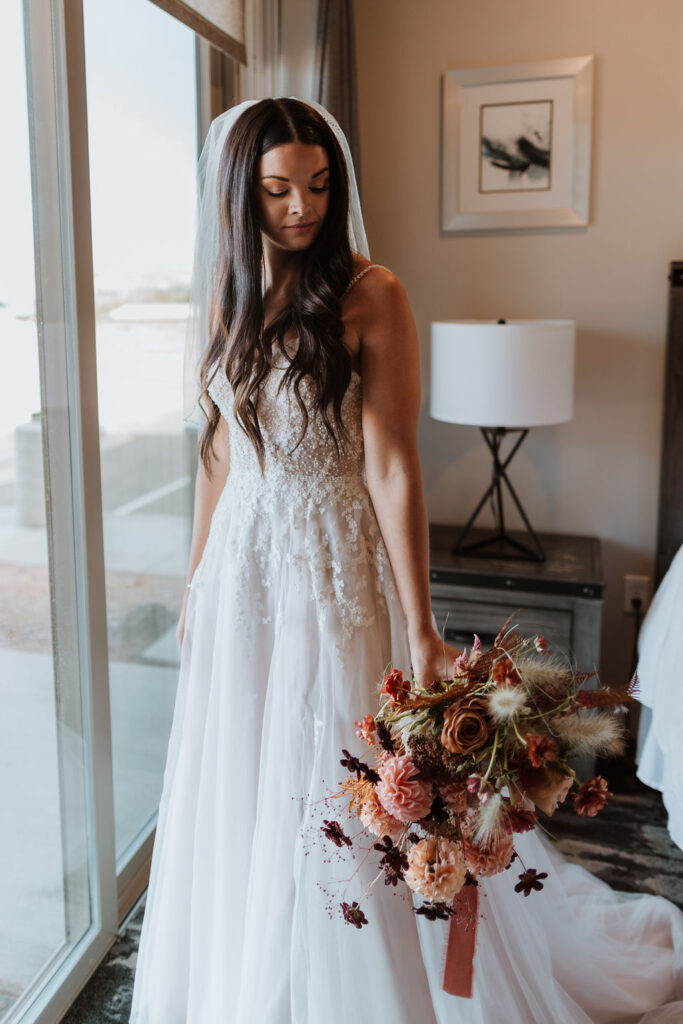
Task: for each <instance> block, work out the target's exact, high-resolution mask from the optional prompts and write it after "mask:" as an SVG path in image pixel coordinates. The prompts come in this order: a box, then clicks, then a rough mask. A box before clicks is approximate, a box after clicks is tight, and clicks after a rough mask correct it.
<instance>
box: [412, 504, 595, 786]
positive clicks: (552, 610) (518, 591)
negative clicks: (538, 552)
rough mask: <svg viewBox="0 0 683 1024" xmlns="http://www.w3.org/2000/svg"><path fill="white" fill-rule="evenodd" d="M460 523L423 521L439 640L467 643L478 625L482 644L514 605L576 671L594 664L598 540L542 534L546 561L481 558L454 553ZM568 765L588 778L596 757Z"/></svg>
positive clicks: (525, 626) (525, 628)
mask: <svg viewBox="0 0 683 1024" xmlns="http://www.w3.org/2000/svg"><path fill="white" fill-rule="evenodd" d="M458 529H459V528H458V527H455V526H444V525H439V524H436V523H432V524H430V527H429V541H430V569H429V576H430V591H431V599H432V610H433V612H434V617H435V618H436V621H437V625H438V628H439V632H440V633H441V634H442V636H443V637H444V639H445V640H447V641H448V643H451V644H453V645H454V646H456V647H464V646H467V647H470V646H471V645H472V641H473V633H475V632H476V633H477V634H478V635H479V637H480V638H481V641H482V645H483V646H484V647H487V646H489V645H490V644H491V642H492V641H493V639H494V637H495V635H496V633H497V632H498V630H499V629H500V627H501V626H502V625H503V623H504V622H505V620H506V619H507V617H508V615H510V614H511V613H512V612H515V611H517V614H516V615H515V619H514V621H515V622H516V623H518V624H519V626H520V629H521V630H522V632H523V633H528V634H530V635H532V634H535V633H540V634H542V635H543V636H544V637H545V638H546V640H547V641H548V642H549V643H550V644H553V645H557V647H559V648H560V649H561V650H562V651H564V652H566V654H567V655H569V656H570V657H571V658H572V661H573V664H574V666H575V668H576V669H578V670H579V671H581V672H593V671H598V670H599V667H600V633H601V625H602V601H603V592H604V589H605V581H604V578H603V572H602V557H601V550H600V541H599V540H598V539H597V538H596V537H577V536H573V535H569V534H559V533H541V534H539V539H540V541H541V544H542V545H543V548H544V550H545V553H546V560H545V561H544V562H531V561H527V560H522V559H520V560H512V559H510V558H496V557H495V556H491V557H488V558H482V557H481V555H479V556H472V555H469V556H468V555H466V554H459V555H454V554H453V551H452V548H453V541H454V539H455V536H456V534H457V532H458ZM477 532H480V533H481V534H482V535H484V532H485V531H477V530H473V531H472V535H473V539H475V540H476V534H477ZM513 535H514V534H513ZM520 537H521V539H523V538H522V535H520ZM596 682H597V680H596V679H592V680H589V681H588V682H587V683H585V684H584V685H585V686H586V687H591V686H595V685H596ZM572 765H573V767H574V768H575V770H576V771H577V773H578V774H579V777H580V778H588V777H589V776H590V775H592V774H593V772H594V767H595V759H594V758H593V757H585V756H584V757H579V758H576V759H575V760H574V761H573V762H572Z"/></svg>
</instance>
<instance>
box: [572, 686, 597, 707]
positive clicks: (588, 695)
mask: <svg viewBox="0 0 683 1024" xmlns="http://www.w3.org/2000/svg"><path fill="white" fill-rule="evenodd" d="M594 693H595V690H593V691H591V690H577V691H576V693H575V694H574V700H575V701H576V703H577V704H578V705H579V707H582V708H592V707H593V694H594Z"/></svg>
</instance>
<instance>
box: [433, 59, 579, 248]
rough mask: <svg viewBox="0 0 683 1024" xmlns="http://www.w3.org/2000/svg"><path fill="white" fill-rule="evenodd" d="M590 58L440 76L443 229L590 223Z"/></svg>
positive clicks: (566, 225)
mask: <svg viewBox="0 0 683 1024" xmlns="http://www.w3.org/2000/svg"><path fill="white" fill-rule="evenodd" d="M593 65H594V58H593V57H591V56H585V57H565V58H560V59H557V60H544V61H534V62H530V63H524V64H502V65H498V66H495V67H478V68H456V69H453V70H449V71H445V72H444V73H443V76H442V97H441V99H442V105H441V143H442V149H441V188H440V195H441V211H440V219H441V230H442V231H443V232H458V231H486V230H501V229H503V230H506V229H514V228H546V227H583V226H586V225H587V224H588V223H589V205H590V165H591V142H592V111H593Z"/></svg>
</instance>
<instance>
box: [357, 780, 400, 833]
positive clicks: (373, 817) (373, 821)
mask: <svg viewBox="0 0 683 1024" xmlns="http://www.w3.org/2000/svg"><path fill="white" fill-rule="evenodd" d="M358 817H359V818H360V820H361V822H362V824H363V825H365V827H366V829H367V830H368V831H369V832H372V834H373V835H375V836H389V837H390V838H391V839H396V838H397V837H398V836H399V835H400V834H401V832H402V831H403V824H402V823H401V822H400V821H398V820H397V819H396V818H393V817H392V816H391V814H389V812H388V811H386V810H385V809H384V807H383V806H382V804H381V802H380V799H379V797H378V796H377V793H376V792H375V790H374V788H373V789H371V790H370V792H369V794H368V795H367V796H366V798H365V800H363V803H362V804H361V808H360V812H359V815H358Z"/></svg>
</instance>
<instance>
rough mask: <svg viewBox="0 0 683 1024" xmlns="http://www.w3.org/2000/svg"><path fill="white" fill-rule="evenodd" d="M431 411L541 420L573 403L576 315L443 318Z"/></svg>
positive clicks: (500, 420) (481, 418) (518, 421)
mask: <svg viewBox="0 0 683 1024" xmlns="http://www.w3.org/2000/svg"><path fill="white" fill-rule="evenodd" d="M431 363H432V365H431V388H430V413H431V415H432V416H433V418H434V419H437V420H445V421H446V422H448V423H469V424H472V425H473V426H478V427H511V428H519V427H537V426H541V425H543V424H549V423H564V422H566V421H567V420H570V419H571V418H572V415H573V409H574V321H573V320H507V321H506V322H505V323H503V324H498V323H496V321H495V320H440V321H438V322H435V323H433V324H432V332H431Z"/></svg>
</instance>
